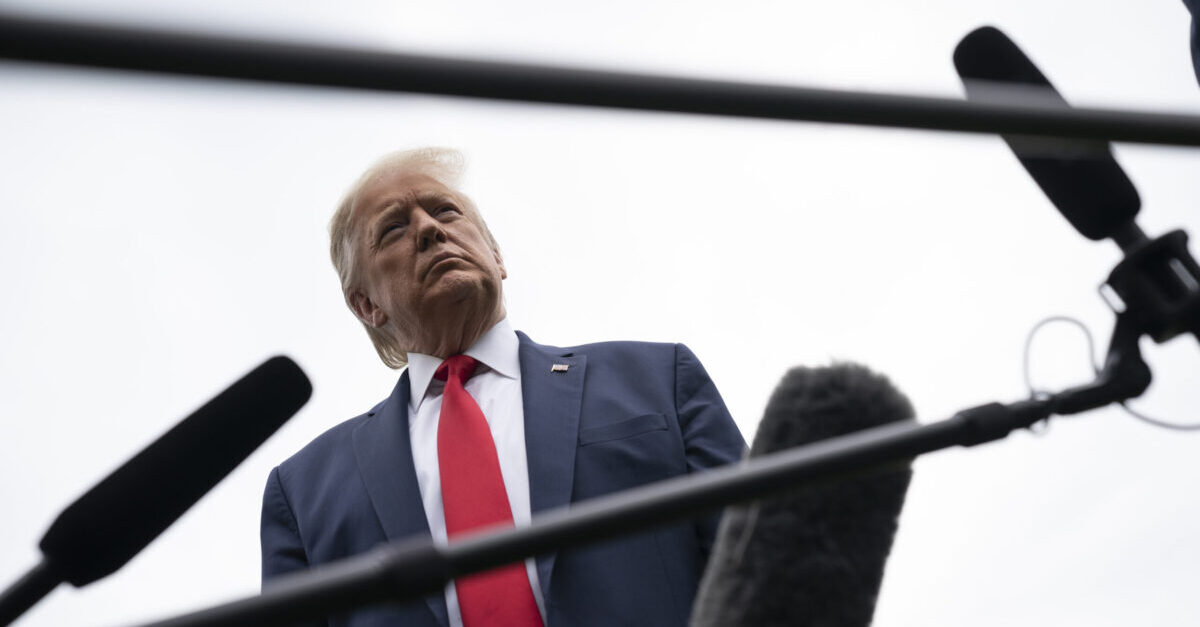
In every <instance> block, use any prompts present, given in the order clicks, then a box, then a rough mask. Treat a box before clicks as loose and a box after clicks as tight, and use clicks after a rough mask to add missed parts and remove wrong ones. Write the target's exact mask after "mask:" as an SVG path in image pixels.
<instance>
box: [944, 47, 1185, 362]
mask: <svg viewBox="0 0 1200 627" xmlns="http://www.w3.org/2000/svg"><path fill="white" fill-rule="evenodd" d="M954 65H955V67H956V68H957V70H958V74H959V75H960V76H961V77H962V79H963V84H964V85H965V87H966V90H967V97H968V98H981V99H986V98H989V97H991V96H993V95H995V93H996V92H995V90H994V89H992V88H991V87H990V86H994V85H996V84H1007V85H1010V86H1011V85H1017V86H1026V87H1030V88H1033V89H1036V93H1037V94H1038V95H1037V98H1039V99H1041V100H1044V101H1047V102H1050V103H1053V106H1057V107H1064V108H1067V107H1069V105H1067V102H1066V100H1064V99H1063V97H1062V96H1061V95H1059V94H1058V92H1057V91H1055V90H1054V87H1053V86H1051V85H1050V81H1049V80H1047V79H1046V77H1045V75H1044V74H1042V72H1041V71H1040V70H1038V69H1037V67H1036V66H1035V65H1034V64H1033V62H1032V61H1030V60H1029V58H1028V57H1027V56H1025V54H1024V53H1023V52H1021V49H1020V48H1018V47H1017V45H1016V44H1015V43H1013V41H1012V40H1011V39H1009V38H1008V37H1007V36H1005V35H1004V33H1001V32H1000V31H999V30H997V29H995V28H993V27H991V26H984V27H981V28H978V29H976V30H974V31H972V32H971V33H969V34H968V35H967V36H966V37H964V38H963V40H962V41H961V42H959V44H958V46H957V47H956V48H955V50H954ZM1003 137H1004V141H1005V142H1007V143H1008V146H1009V147H1010V148H1011V149H1012V151H1013V152H1014V153H1015V154H1016V156H1017V159H1019V160H1020V161H1021V165H1023V166H1024V167H1025V169H1026V170H1027V171H1028V172H1029V174H1030V176H1032V177H1033V179H1034V180H1035V181H1037V184H1038V186H1039V187H1041V188H1042V191H1043V192H1045V194H1046V196H1047V197H1049V198H1050V201H1051V202H1053V203H1054V206H1055V207H1057V208H1058V210H1059V212H1060V213H1062V214H1063V216H1064V217H1066V219H1067V221H1069V222H1070V223H1071V225H1072V226H1074V227H1075V229H1076V230H1077V231H1079V233H1080V234H1082V235H1083V236H1084V237H1087V238H1089V239H1093V240H1101V239H1105V238H1112V239H1113V241H1115V242H1116V243H1117V245H1118V246H1120V247H1121V251H1122V252H1123V253H1124V254H1125V258H1124V259H1123V260H1122V261H1121V263H1119V264H1118V265H1117V267H1116V268H1114V269H1113V271H1112V272H1111V273H1110V274H1109V276H1108V280H1107V281H1106V284H1107V285H1108V287H1109V288H1111V290H1110V292H1109V293H1110V294H1112V295H1115V296H1116V297H1117V299H1119V302H1116V303H1113V302H1111V300H1110V305H1111V306H1112V308H1113V309H1114V311H1116V313H1117V314H1118V316H1123V317H1124V319H1125V320H1126V321H1127V322H1126V323H1125V326H1126V327H1127V328H1128V330H1129V332H1133V333H1137V334H1142V333H1145V334H1148V335H1150V336H1151V337H1152V338H1153V339H1154V341H1155V342H1158V343H1162V342H1166V341H1167V340H1170V339H1172V338H1174V337H1176V336H1178V335H1180V334H1183V333H1191V334H1192V335H1193V336H1195V337H1196V338H1197V339H1200V264H1197V263H1196V260H1195V258H1194V257H1192V254H1191V252H1190V251H1189V250H1188V247H1187V241H1188V237H1187V233H1185V232H1183V231H1182V230H1180V229H1176V230H1174V231H1171V232H1169V233H1167V234H1165V235H1162V236H1159V237H1156V238H1154V239H1151V238H1149V237H1147V236H1146V234H1145V233H1143V232H1142V230H1141V228H1139V227H1138V225H1137V224H1136V223H1135V222H1134V219H1135V218H1136V217H1137V214H1138V210H1139V209H1140V208H1141V200H1140V199H1139V198H1138V193H1137V190H1136V189H1134V187H1133V183H1132V182H1131V181H1130V180H1129V177H1128V176H1126V174H1125V171H1124V170H1122V169H1121V166H1120V165H1118V164H1117V162H1116V160H1115V159H1114V158H1113V155H1112V148H1111V147H1110V146H1109V144H1108V143H1107V142H1100V141H1080V140H1066V139H1064V140H1053V141H1049V142H1048V140H1045V139H1035V138H1029V137H1022V136H1011V135H1005V136H1003ZM1134 346H1136V344H1135V345H1134Z"/></svg>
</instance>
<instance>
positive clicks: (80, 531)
mask: <svg viewBox="0 0 1200 627" xmlns="http://www.w3.org/2000/svg"><path fill="white" fill-rule="evenodd" d="M311 395H312V385H311V384H310V383H309V381H308V377H306V376H305V375H304V372H303V371H301V370H300V367H299V366H297V365H296V363H295V362H294V361H292V360H291V359H288V358H287V357H272V358H271V359H269V360H267V361H266V362H264V363H262V364H261V365H259V366H258V367H257V368H255V369H254V370H252V371H251V372H250V373H249V374H247V375H246V376H244V377H242V378H241V379H239V380H238V381H237V382H235V383H234V384H233V385H231V386H230V387H229V388H228V389H226V390H225V391H224V392H221V393H220V394H218V395H217V396H216V397H215V398H213V399H212V400H210V401H209V402H208V403H206V404H205V405H204V406H203V407H201V408H200V409H197V410H196V411H195V412H193V413H192V414H191V415H190V416H188V417H187V418H184V419H183V421H182V422H180V423H179V424H177V425H175V426H174V427H173V428H171V430H170V431H167V432H166V433H165V434H163V435H162V436H161V437H159V438H158V439H157V440H155V441H154V442H153V443H151V444H150V445H149V446H147V447H146V448H145V449H143V450H142V451H141V452H140V453H138V454H137V455H136V456H134V457H133V458H132V459H130V460H129V461H128V462H126V463H125V464H124V465H122V466H121V467H120V468H118V469H116V470H115V471H113V472H112V474H110V475H109V476H108V477H106V478H104V479H103V480H102V481H100V483H98V484H96V486H95V487H93V488H92V489H91V490H89V491H88V492H87V493H86V494H84V495H83V496H81V497H80V498H79V499H78V500H76V501H75V502H74V503H72V504H71V505H70V506H69V507H67V509H66V510H64V511H63V512H62V513H61V514H59V516H58V518H57V519H56V520H55V521H54V523H53V524H51V526H50V529H49V530H48V531H47V532H46V535H45V536H43V537H42V541H41V543H40V544H39V546H40V547H41V549H42V553H43V554H44V556H45V559H46V562H47V563H48V564H49V566H50V568H51V569H52V571H53V572H54V573H55V574H57V575H58V576H59V577H60V579H61V580H63V581H68V582H70V583H71V584H73V585H75V586H82V585H85V584H88V583H91V582H93V581H95V580H97V579H99V578H101V577H104V576H106V575H108V574H110V573H112V572H113V571H115V570H117V569H118V568H120V567H121V566H123V565H124V564H125V563H126V562H128V561H129V560H130V559H132V558H133V556H134V555H136V554H137V553H138V552H139V551H141V550H142V549H143V548H144V547H145V546H146V545H147V544H149V543H150V542H151V541H152V540H153V539H154V538H156V537H158V535H159V534H160V533H162V532H163V530H165V529H166V528H167V527H168V526H170V525H171V523H173V522H175V520H176V519H178V518H179V517H180V516H181V515H183V513H184V512H185V511H187V509H188V508H190V507H191V506H192V505H193V504H194V503H195V502H196V501H198V500H200V497H202V496H204V495H205V494H206V493H207V492H208V491H209V490H211V489H212V487H213V486H215V485H216V484H217V483H218V482H220V480H221V479H222V478H224V477H225V475H227V474H229V472H230V471H231V470H233V469H234V467H236V466H237V465H238V464H240V463H241V462H242V460H244V459H245V458H246V457H247V456H249V455H250V453H252V452H253V451H254V449H256V448H258V446H259V445H260V444H262V442H263V441H264V440H266V439H267V437H268V436H270V435H271V434H272V433H274V432H275V431H276V430H277V429H279V427H280V426H281V425H283V423H284V422H286V421H287V420H288V419H289V418H291V417H292V415H293V414H295V413H296V411H298V410H299V409H300V407H301V406H303V405H304V403H306V402H308V398H309V396H311Z"/></svg>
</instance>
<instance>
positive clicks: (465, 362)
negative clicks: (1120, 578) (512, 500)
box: [434, 355, 542, 627]
mask: <svg viewBox="0 0 1200 627" xmlns="http://www.w3.org/2000/svg"><path fill="white" fill-rule="evenodd" d="M474 372H475V360H474V359H472V358H470V357H468V356H466V355H455V356H453V357H450V358H449V359H447V360H446V361H444V362H442V365H440V366H438V369H437V373H436V374H435V375H434V376H435V377H436V378H437V379H439V380H445V381H446V388H445V391H444V392H443V393H442V413H441V415H440V416H439V417H438V470H439V471H440V472H441V475H442V508H443V510H444V512H445V515H446V534H447V535H448V536H449V537H450V538H454V536H456V535H458V534H460V533H462V532H464V531H467V530H469V529H474V528H476V527H482V526H486V525H492V524H496V523H500V522H507V523H509V524H512V509H511V508H510V507H509V505H508V493H506V492H505V491H504V479H503V478H502V477H501V475H500V460H499V458H498V457H497V456H496V444H495V442H493V441H492V432H491V430H490V429H489V428H488V423H487V420H486V419H484V417H483V411H482V410H480V409H479V404H478V403H476V402H475V399H473V398H471V395H470V394H468V393H467V390H466V389H465V388H464V387H463V385H464V384H465V383H466V381H467V379H470V378H471V374H472V373H474ZM454 585H455V588H456V589H457V591H458V607H459V610H461V612H462V619H463V627H487V626H489V625H492V626H495V627H542V617H541V614H539V613H538V609H537V603H536V602H535V601H534V599H533V590H532V589H531V588H530V585H529V577H528V575H527V574H526V572H525V564H524V562H518V563H516V564H509V565H507V566H502V567H500V568H497V569H495V570H490V571H487V572H485V573H481V574H478V575H472V576H470V577H463V578H459V579H456V580H455V582H454Z"/></svg>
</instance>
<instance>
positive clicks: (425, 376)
mask: <svg viewBox="0 0 1200 627" xmlns="http://www.w3.org/2000/svg"><path fill="white" fill-rule="evenodd" d="M519 352H520V341H519V340H518V339H517V334H516V333H515V332H514V331H513V328H512V325H510V324H509V323H508V318H505V319H503V320H501V321H500V322H497V323H496V326H493V327H492V328H491V329H489V330H488V332H487V333H484V334H483V337H480V338H479V339H478V340H476V341H475V343H474V344H472V345H471V347H470V348H468V349H467V350H466V351H464V352H463V354H465V355H468V356H470V357H473V358H475V360H476V361H478V362H479V363H481V364H483V365H484V366H486V367H487V368H489V369H491V370H494V371H495V372H496V373H497V374H499V375H501V376H504V377H507V378H509V379H520V378H521V359H520V356H519ZM440 365H442V358H440V357H435V356H433V355H423V354H421V353H409V354H408V385H409V388H408V391H409V395H408V399H409V400H408V403H409V406H410V407H411V409H412V411H413V412H416V411H417V409H419V408H420V407H421V402H422V401H423V400H425V393H426V392H427V391H429V386H430V384H431V383H432V382H433V375H434V373H435V372H437V369H438V366H440Z"/></svg>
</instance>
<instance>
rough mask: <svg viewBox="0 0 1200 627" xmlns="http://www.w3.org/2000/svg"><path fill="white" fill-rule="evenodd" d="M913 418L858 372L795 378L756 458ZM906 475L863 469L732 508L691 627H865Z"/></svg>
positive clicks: (778, 401) (902, 401)
mask: <svg viewBox="0 0 1200 627" xmlns="http://www.w3.org/2000/svg"><path fill="white" fill-rule="evenodd" d="M912 419H913V409H912V405H911V404H910V403H909V402H908V399H907V398H905V397H904V395H903V394H901V393H900V392H899V391H897V390H896V388H895V387H893V386H892V385H891V383H889V382H888V380H887V379H886V378H884V377H882V376H880V375H878V374H875V373H873V372H871V371H870V370H868V369H867V368H865V367H863V366H859V365H855V364H845V363H843V364H835V365H833V366H830V367H823V368H794V369H792V370H790V371H789V372H788V373H787V374H786V375H785V376H784V378H783V380H782V381H781V382H780V383H779V386H778V387H777V388H776V389H775V392H774V393H773V394H772V396H771V399H770V401H769V402H768V403H767V409H766V413H765V415H764V416H763V420H762V423H760V425H759V427H758V433H757V434H756V435H755V438H754V444H753V445H752V446H751V448H750V457H757V456H760V455H765V454H768V453H772V452H775V451H779V450H782V449H787V448H791V447H796V446H802V445H805V444H810V443H813V442H817V441H819V440H823V439H826V438H830V437H834V436H839V435H845V434H847V433H852V432H854V431H858V430H861V429H867V428H871V427H877V426H880V425H884V424H887V423H891V422H896V421H910V420H912ZM911 477H912V470H911V468H910V466H909V465H908V464H904V465H902V466H892V467H888V468H884V469H875V470H866V471H864V472H863V473H860V474H856V475H854V476H852V477H848V478H843V479H841V480H833V481H828V482H824V483H817V484H809V485H807V486H805V487H799V488H797V489H796V490H795V491H794V492H792V493H789V494H786V495H784V496H781V497H776V498H771V499H766V500H762V501H758V502H756V503H753V504H751V505H746V506H737V507H730V508H728V509H727V510H726V511H725V515H724V517H723V518H722V520H721V526H720V528H719V531H718V533H717V540H716V544H715V546H714V548H713V553H712V556H711V557H710V559H709V564H708V568H707V570H706V571H705V575H704V579H703V581H702V582H701V585H700V591H699V593H698V595H697V599H696V603H695V605H694V607H693V612H692V623H691V624H692V626H693V627H717V626H727V625H739V626H741V627H765V626H772V627H774V626H778V627H784V626H787V627H820V626H830V627H832V626H837V627H854V626H859V625H862V626H865V625H869V624H870V622H871V617H872V616H873V614H874V611H875V601H876V599H877V597H878V595H879V586H880V584H881V582H882V581H883V569H884V565H885V563H886V561H887V556H888V553H889V552H890V551H891V546H892V540H893V538H894V537H895V533H896V526H897V519H898V517H899V515H900V509H901V507H902V506H903V504H904V495H905V492H906V491H907V489H908V483H909V480H910V478H911Z"/></svg>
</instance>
